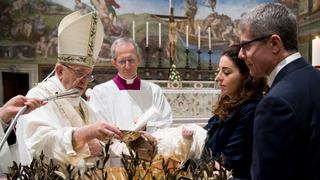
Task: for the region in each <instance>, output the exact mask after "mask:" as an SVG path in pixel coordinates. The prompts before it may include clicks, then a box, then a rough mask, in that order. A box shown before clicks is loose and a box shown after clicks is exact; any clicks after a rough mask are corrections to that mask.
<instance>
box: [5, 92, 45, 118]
mask: <svg viewBox="0 0 320 180" xmlns="http://www.w3.org/2000/svg"><path fill="white" fill-rule="evenodd" d="M45 104H47V102H44V101H40V100H37V99H34V98H27V97H24V96H22V95H18V96H15V97H13V98H11V99H10V100H9V101H8V102H7V103H6V104H4V105H3V106H2V107H1V108H0V118H1V119H2V120H3V121H4V122H5V123H7V124H8V123H10V121H11V119H12V118H13V117H14V116H15V115H16V114H17V113H18V112H19V111H20V109H21V108H22V107H23V106H25V105H26V106H27V107H28V110H27V112H25V113H29V112H31V111H33V110H35V109H36V108H38V107H40V106H43V105H45Z"/></svg>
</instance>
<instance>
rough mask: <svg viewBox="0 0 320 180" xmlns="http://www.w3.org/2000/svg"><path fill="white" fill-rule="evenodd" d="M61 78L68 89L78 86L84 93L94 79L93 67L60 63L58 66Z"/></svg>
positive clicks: (81, 92)
mask: <svg viewBox="0 0 320 180" xmlns="http://www.w3.org/2000/svg"><path fill="white" fill-rule="evenodd" d="M56 71H57V73H58V76H59V79H60V81H61V83H62V84H63V86H64V88H65V89H66V90H69V89H73V88H77V89H79V90H80V94H81V95H82V94H83V93H84V92H85V90H86V89H87V87H88V84H89V82H91V81H93V76H92V71H93V68H91V67H87V66H81V65H73V64H58V65H57V67H56Z"/></svg>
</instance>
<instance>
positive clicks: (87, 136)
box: [72, 121, 122, 150]
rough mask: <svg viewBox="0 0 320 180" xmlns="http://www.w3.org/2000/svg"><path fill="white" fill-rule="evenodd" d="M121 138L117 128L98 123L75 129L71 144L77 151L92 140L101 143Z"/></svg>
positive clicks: (109, 124) (108, 124)
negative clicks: (97, 140)
mask: <svg viewBox="0 0 320 180" xmlns="http://www.w3.org/2000/svg"><path fill="white" fill-rule="evenodd" d="M121 137H122V133H121V131H120V130H119V128H118V127H117V126H115V125H113V124H111V123H107V122H103V121H100V122H96V123H93V124H89V125H86V126H83V127H80V128H78V129H75V130H74V132H73V136H72V144H73V148H74V149H75V150H77V149H80V148H82V147H83V146H84V144H86V143H88V142H89V141H91V140H92V139H99V140H101V141H103V140H107V139H110V138H117V139H120V138H121Z"/></svg>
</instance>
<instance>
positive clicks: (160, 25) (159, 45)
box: [159, 23, 161, 48]
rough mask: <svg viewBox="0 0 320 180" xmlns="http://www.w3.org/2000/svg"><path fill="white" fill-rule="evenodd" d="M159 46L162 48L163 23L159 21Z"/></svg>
mask: <svg viewBox="0 0 320 180" xmlns="http://www.w3.org/2000/svg"><path fill="white" fill-rule="evenodd" d="M159 48H161V23H159Z"/></svg>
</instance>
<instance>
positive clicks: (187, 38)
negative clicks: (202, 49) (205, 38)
mask: <svg viewBox="0 0 320 180" xmlns="http://www.w3.org/2000/svg"><path fill="white" fill-rule="evenodd" d="M186 47H187V49H188V48H189V26H188V25H187V27H186Z"/></svg>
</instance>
